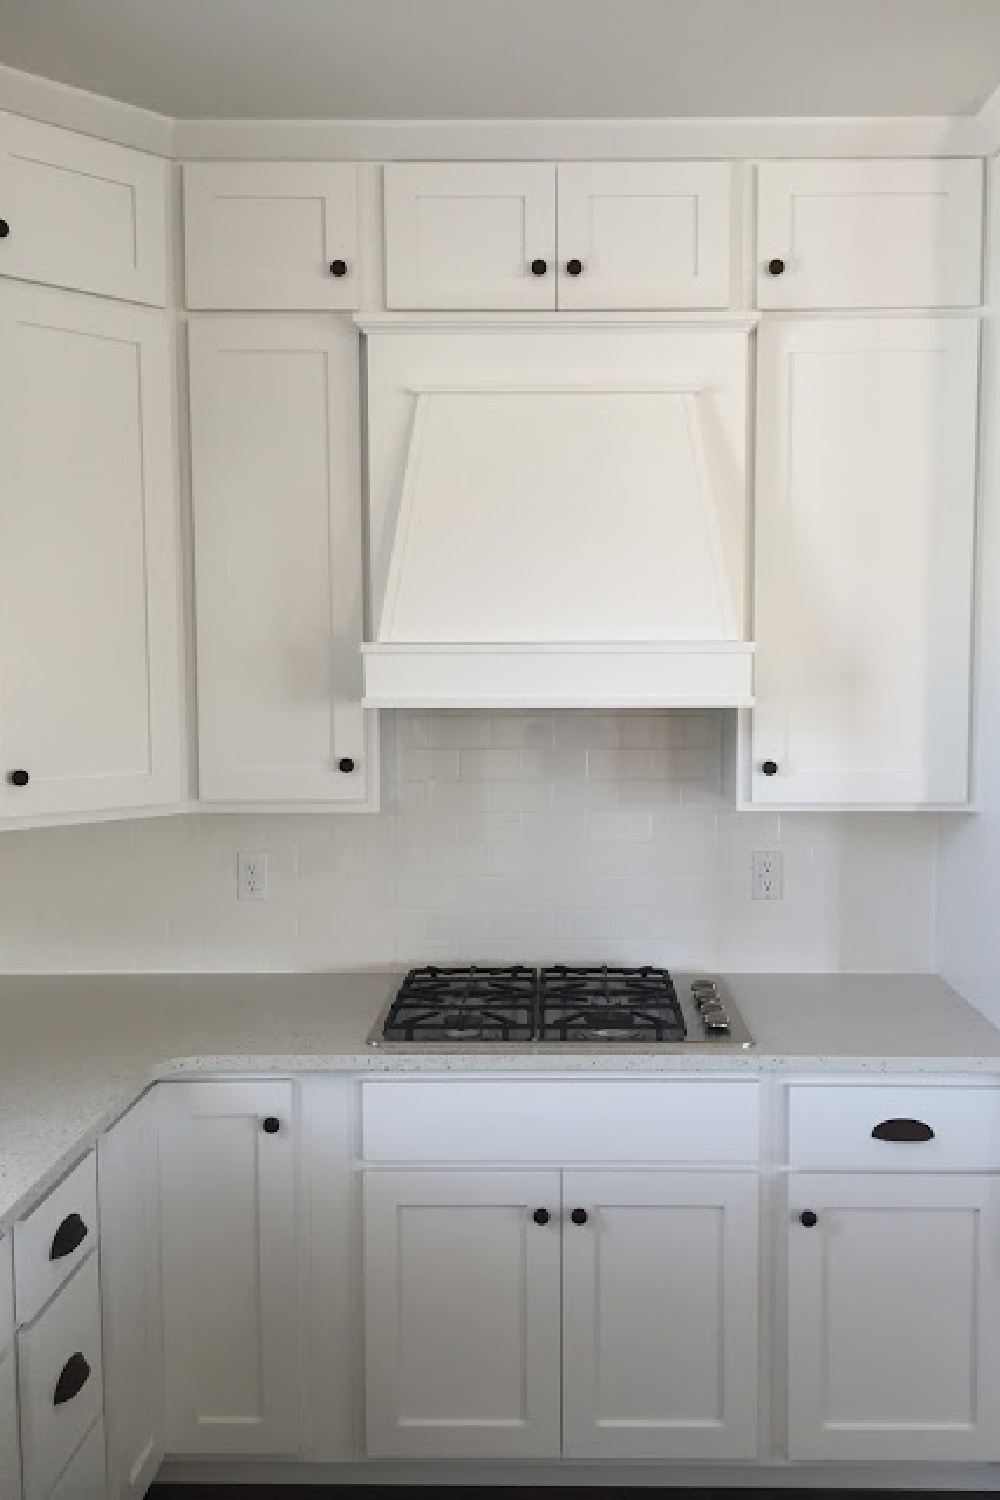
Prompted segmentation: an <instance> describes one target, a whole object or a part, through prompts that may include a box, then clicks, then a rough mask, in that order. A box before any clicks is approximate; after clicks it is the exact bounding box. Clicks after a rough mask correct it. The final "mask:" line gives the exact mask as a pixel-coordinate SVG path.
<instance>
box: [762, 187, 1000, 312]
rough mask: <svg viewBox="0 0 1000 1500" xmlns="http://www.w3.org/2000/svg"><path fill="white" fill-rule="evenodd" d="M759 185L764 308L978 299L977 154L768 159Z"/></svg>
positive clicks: (961, 303)
mask: <svg viewBox="0 0 1000 1500" xmlns="http://www.w3.org/2000/svg"><path fill="white" fill-rule="evenodd" d="M757 187H758V193H757V305H758V307H761V308H824V307H844V308H865V307H882V308H890V307H912V308H932V307H974V306H976V305H977V304H978V303H979V301H980V299H981V296H982V272H981V251H982V230H981V225H982V201H983V165H982V162H981V161H978V160H961V159H959V160H953V161H943V160H942V161H793V162H766V163H762V164H761V165H760V166H759V167H758V168H757Z"/></svg>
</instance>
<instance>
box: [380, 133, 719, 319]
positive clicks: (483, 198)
mask: <svg viewBox="0 0 1000 1500" xmlns="http://www.w3.org/2000/svg"><path fill="white" fill-rule="evenodd" d="M730 184H731V170H730V168H729V166H728V165H726V164H720V163H717V162H699V163H688V162H603V163H574V164H571V165H564V166H559V167H556V166H554V165H550V164H547V163H533V162H514V163H497V162H493V163H481V162H457V163H456V162H449V163H417V164H411V163H406V164H394V165H388V166H386V167H385V169H384V186H385V240H386V305H387V306H388V307H389V308H399V309H406V308H442V309H445V308H452V309H468V310H487V311H488V310H500V311H503V310H515V311H530V310H535V311H550V312H551V311H553V310H554V309H556V308H560V309H567V310H568V309H573V308H577V309H590V310H596V309H602V308H605V309H628V308H632V309H637V310H643V309H647V310H660V311H662V310H664V309H670V308H719V307H725V306H727V305H728V302H729V286H730V273H729V267H730V237H729V217H730V192H731V187H730Z"/></svg>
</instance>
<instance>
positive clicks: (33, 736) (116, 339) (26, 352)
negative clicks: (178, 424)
mask: <svg viewBox="0 0 1000 1500" xmlns="http://www.w3.org/2000/svg"><path fill="white" fill-rule="evenodd" d="M0 452H2V454H3V466H4V477H3V485H2V487H0V817H19V816H39V815H45V814H51V813H75V812H79V813H88V812H100V811H102V810H105V809H118V808H131V807H136V808H138V807H144V806H149V805H154V804H165V803H171V802H175V801H177V800H178V798H179V796H180V769H181V766H180V762H181V756H180V649H181V634H180V625H179V573H178V562H177V513H176V494H175V486H174V469H173V431H172V374H171V363H170V344H169V332H168V328H167V323H166V319H165V317H164V316H163V315H162V314H160V313H157V312H154V311H153V310H151V309H148V308H140V307H130V306H127V305H124V304H120V303H113V302H101V301H98V300H96V299H92V298H89V297H81V296H76V295H74V294H72V293H69V292H56V291H49V290H45V289H41V288H36V287H23V286H14V285H7V286H0ZM13 772H18V773H21V774H20V775H17V776H13V777H12V775H11V773H13Z"/></svg>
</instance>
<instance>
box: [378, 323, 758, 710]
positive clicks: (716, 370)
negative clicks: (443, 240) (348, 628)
mask: <svg viewBox="0 0 1000 1500" xmlns="http://www.w3.org/2000/svg"><path fill="white" fill-rule="evenodd" d="M362 326H363V327H364V329H365V332H366V333H367V335H368V340H367V379H368V426H369V481H370V499H371V512H370V542H371V572H372V578H371V583H372V589H371V594H372V602H373V606H374V608H373V616H374V619H375V621H376V622H377V629H376V634H375V639H374V640H373V641H371V642H369V643H368V644H366V645H365V647H364V648H363V649H364V674H365V701H366V703H368V704H369V705H371V706H378V707H386V706H395V707H403V706H410V707H469V706H486V707H493V706H496V707H505V706H506V707H513V706H544V707H570V706H572V707H580V706H584V707H630V706H645V707H650V706H663V707H668V706H685V707H690V706H695V705H697V706H706V705H713V706H716V705H746V704H749V703H750V702H751V701H752V698H751V689H752V652H753V647H752V645H751V644H750V643H749V642H748V641H747V640H746V639H745V633H744V628H743V627H744V617H745V600H744V574H745V493H746V486H745V399H746V362H747V350H746V338H747V335H746V329H745V327H743V328H734V327H732V326H729V327H721V326H719V325H689V326H680V327H678V326H677V325H676V324H674V325H671V326H669V327H668V326H667V325H665V324H663V323H649V322H642V323H635V322H631V321H628V322H624V323H623V322H622V321H620V320H614V319H600V320H594V319H590V320H586V321H582V322H581V321H578V320H576V319H572V320H570V319H569V318H567V317H565V316H564V317H563V318H560V319H559V320H558V321H552V320H539V319H537V318H536V319H532V320H531V321H530V322H528V321H525V322H523V323H517V324H516V326H514V327H511V326H510V324H509V323H508V322H505V323H503V324H498V323H497V322H496V321H493V320H484V321H472V320H469V319H468V318H461V319H454V320H452V319H449V320H441V319H437V320H433V321H430V320H424V319H419V318H418V319H413V318H407V319H376V320H372V321H370V322H366V323H363V325H362Z"/></svg>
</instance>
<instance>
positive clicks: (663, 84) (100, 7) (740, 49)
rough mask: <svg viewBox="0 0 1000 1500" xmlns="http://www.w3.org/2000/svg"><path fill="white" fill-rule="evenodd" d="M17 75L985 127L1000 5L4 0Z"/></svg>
mask: <svg viewBox="0 0 1000 1500" xmlns="http://www.w3.org/2000/svg"><path fill="white" fill-rule="evenodd" d="M0 62H3V63H6V64H7V65H9V66H11V67H14V68H19V69H23V70H25V71H27V72H31V73H39V74H41V75H43V76H44V77H48V78H55V79H59V80H61V81H63V82H65V83H71V84H76V85H78V86H79V87H82V88H86V89H91V90H93V91H95V92H97V93H100V94H106V95H109V96H111V97H112V98H116V99H123V100H126V101H128V102H129V103H132V104H139V105H144V106H146V107H147V108H150V109H154V110H158V111H161V112H162V113H164V114H168V115H174V116H177V117H179V118H194V119H198V118H216V119H233V118H261V119H448V118H469V119H509V118H515V117H524V118H533V119H544V118H554V119H566V118H588V117H589V118H620V119H627V118H645V117H651V118H669V117H676V116H692V115H708V116H751V115H758V116H770V117H774V116H782V115H812V116H822V115H909V114H929V115H939V114H970V113H974V112H975V111H976V110H977V109H978V108H979V106H980V105H981V104H982V103H983V102H984V100H985V99H986V97H987V96H988V95H989V94H990V93H991V92H992V90H993V88H994V87H995V85H996V84H997V83H998V82H1000V0H0Z"/></svg>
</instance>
